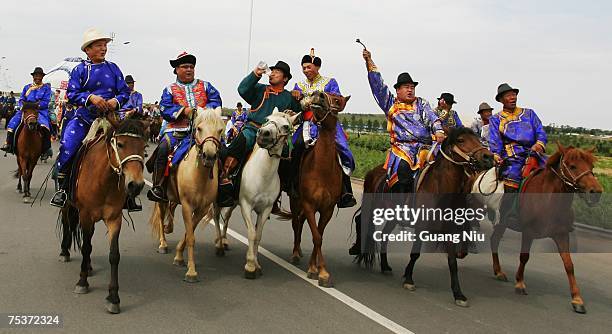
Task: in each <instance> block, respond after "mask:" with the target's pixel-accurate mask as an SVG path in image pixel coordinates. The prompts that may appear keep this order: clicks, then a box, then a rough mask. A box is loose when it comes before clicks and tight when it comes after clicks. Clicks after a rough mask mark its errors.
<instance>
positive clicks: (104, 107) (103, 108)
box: [89, 95, 109, 113]
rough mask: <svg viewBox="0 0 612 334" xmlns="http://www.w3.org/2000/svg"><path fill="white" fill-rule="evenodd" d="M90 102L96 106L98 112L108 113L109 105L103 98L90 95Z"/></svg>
mask: <svg viewBox="0 0 612 334" xmlns="http://www.w3.org/2000/svg"><path fill="white" fill-rule="evenodd" d="M89 102H90V103H91V104H93V105H94V106H96V108H97V109H98V111H100V112H103V113H105V112H108V107H109V106H108V103H107V102H106V101H105V100H104V99H103V98H101V97H99V96H98V95H90V96H89Z"/></svg>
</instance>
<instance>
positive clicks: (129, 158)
mask: <svg viewBox="0 0 612 334" xmlns="http://www.w3.org/2000/svg"><path fill="white" fill-rule="evenodd" d="M117 137H133V138H142V137H141V136H139V135H135V134H133V133H119V134H115V135H113V138H111V140H110V148H111V149H112V151H113V153H114V156H115V160H117V162H118V165H117V166H114V165H113V161H112V159H111V154H110V152H109V150H108V146H109V145H108V144H107V146H106V156H107V157H108V164H109V165H110V166H111V168H112V169H113V171H114V172H115V174H117V176H119V177H121V176H122V175H123V165H124V164H126V163H127V162H130V161H138V162H140V164H141V165H142V166H143V167H144V158H143V157H142V156H141V155H139V154H132V155H128V156H127V157H125V158H123V159H121V156H120V155H119V150H118V149H117Z"/></svg>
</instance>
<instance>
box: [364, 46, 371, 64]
mask: <svg viewBox="0 0 612 334" xmlns="http://www.w3.org/2000/svg"><path fill="white" fill-rule="evenodd" d="M363 60H365V61H366V62H367V61H371V60H372V53H371V52H370V51H368V50H366V49H363Z"/></svg>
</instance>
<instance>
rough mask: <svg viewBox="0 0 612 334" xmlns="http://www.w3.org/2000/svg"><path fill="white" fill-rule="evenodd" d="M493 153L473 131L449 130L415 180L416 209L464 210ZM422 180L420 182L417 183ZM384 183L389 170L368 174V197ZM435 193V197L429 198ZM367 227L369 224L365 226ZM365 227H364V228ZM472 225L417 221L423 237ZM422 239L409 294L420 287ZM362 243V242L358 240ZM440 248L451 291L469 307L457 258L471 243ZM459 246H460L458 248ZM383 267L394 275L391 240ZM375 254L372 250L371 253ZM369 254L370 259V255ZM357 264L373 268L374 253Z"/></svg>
mask: <svg viewBox="0 0 612 334" xmlns="http://www.w3.org/2000/svg"><path fill="white" fill-rule="evenodd" d="M493 161H494V160H493V154H492V153H491V152H490V151H489V150H487V149H486V148H485V147H483V146H482V144H481V142H480V139H479V138H478V136H476V134H475V133H474V132H473V131H472V130H470V129H469V128H454V129H451V130H450V131H449V135H448V137H447V138H446V139H445V140H444V142H443V143H442V145H441V148H440V152H439V154H438V155H437V156H436V158H435V159H434V160H433V162H431V163H428V164H429V166H427V167H426V170H423V171H422V172H421V174H420V175H419V178H418V180H415V183H417V184H416V187H415V189H416V193H417V194H420V195H417V196H415V200H414V202H413V206H414V207H417V208H418V207H421V206H424V207H425V208H444V209H446V208H451V209H454V208H464V207H465V205H466V203H465V201H464V198H463V196H462V195H461V194H465V193H467V189H466V183H467V181H468V179H469V176H470V175H472V174H474V172H475V171H478V170H483V169H488V168H491V167H492V166H493ZM416 181H418V182H416ZM383 182H386V171H385V169H384V168H383V166H382V165H379V166H376V167H375V168H374V169H372V170H371V171H369V172H368V174H367V176H366V180H365V182H364V194H365V193H376V192H381V190H382V189H384V187H383V184H382V183H383ZM427 194H431V195H427ZM359 210H360V209H358V211H357V212H356V215H355V219H356V221H357V223H358V224H360V223H361V222H360V220H361V214H357V213H358V212H359ZM372 224H373V222H371V221H370V222H368V226H367V227H368V228H367V234H366V244H368V245H372V244H373V243H374V241H373V240H374V238H373V232H374V229H373V227H372V226H373V225H372ZM396 224H397V222H395V221H392V222H390V223H387V224H386V225H385V226H384V228H383V232H382V233H389V232H391V231H392V230H393V229H394V228H395V226H396ZM364 226H365V224H364ZM360 228H363V227H360ZM469 228H470V224H467V223H466V224H462V225H459V224H454V223H449V222H441V221H434V222H425V221H417V222H416V223H415V225H414V229H415V231H414V234H415V235H417V236H418V235H420V234H421V232H428V233H431V234H436V233H443V234H461V233H463V232H464V231H468V230H469ZM422 241H423V240H421V239H420V237H417V238H416V240H415V241H414V243H413V244H412V249H411V252H410V261H409V263H408V265H407V266H406V268H405V270H404V282H403V287H404V288H405V289H407V290H409V291H415V290H416V285H415V283H414V279H413V272H414V265H415V264H416V261H417V260H418V258H419V257H420V251H421V246H422ZM358 242H360V241H359V240H358ZM437 246H441V247H442V248H443V249H444V251H445V252H446V254H447V262H448V267H449V271H450V278H451V290H452V293H453V297H454V300H455V304H456V305H458V306H461V307H467V306H469V303H468V301H467V297H465V295H464V294H463V292H462V291H461V286H460V284H459V276H458V271H457V258H459V259H462V258H464V257H465V256H467V243H466V241H465V240H463V239H460V242H459V244H458V245H455V244H454V243H452V242H451V241H443V242H438V244H437ZM457 246H458V247H457ZM380 248H381V254H380V267H381V272H383V273H385V272H390V271H392V268H391V267H390V266H389V264H388V261H387V253H386V249H387V241H386V240H385V241H383V242H382V244H381V247H380ZM369 251H370V252H373V250H372V249H370V250H369ZM368 255H369V256H368ZM356 260H357V261H359V262H360V261H365V264H366V266H371V265H372V262H373V260H374V256H372V254H368V253H364V254H360V255H358V256H357V257H356Z"/></svg>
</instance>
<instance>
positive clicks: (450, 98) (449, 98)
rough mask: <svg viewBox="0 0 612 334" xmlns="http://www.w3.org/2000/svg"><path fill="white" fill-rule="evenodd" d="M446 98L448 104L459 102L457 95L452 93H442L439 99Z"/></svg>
mask: <svg viewBox="0 0 612 334" xmlns="http://www.w3.org/2000/svg"><path fill="white" fill-rule="evenodd" d="M440 99H442V100H444V102H446V104H454V103H457V101H455V96H454V95H453V94H451V93H442V94H441V95H440V97H439V98H438V100H440Z"/></svg>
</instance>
